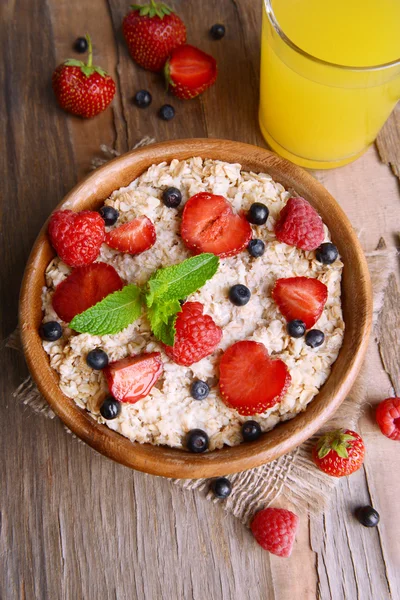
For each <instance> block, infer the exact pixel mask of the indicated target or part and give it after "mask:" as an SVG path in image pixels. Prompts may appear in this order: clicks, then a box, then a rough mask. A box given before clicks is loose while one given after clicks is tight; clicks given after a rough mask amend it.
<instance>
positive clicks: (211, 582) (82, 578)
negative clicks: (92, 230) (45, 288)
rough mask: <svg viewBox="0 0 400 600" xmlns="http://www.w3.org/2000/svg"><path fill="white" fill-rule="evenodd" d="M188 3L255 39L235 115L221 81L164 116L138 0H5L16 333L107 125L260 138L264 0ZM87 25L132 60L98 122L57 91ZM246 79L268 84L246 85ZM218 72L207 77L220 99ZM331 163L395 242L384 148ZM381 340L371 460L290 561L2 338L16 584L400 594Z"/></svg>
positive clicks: (290, 596)
mask: <svg viewBox="0 0 400 600" xmlns="http://www.w3.org/2000/svg"><path fill="white" fill-rule="evenodd" d="M172 3H173V4H174V6H175V7H177V8H178V10H179V12H184V14H185V18H186V19H187V25H188V30H189V34H190V39H191V40H193V41H194V36H195V35H196V36H198V37H196V43H198V44H199V45H201V46H202V47H204V48H205V49H210V50H212V51H213V52H215V53H216V52H218V53H221V54H223V53H224V51H225V48H226V47H227V46H229V45H230V44H235V48H239V49H240V50H241V51H242V50H243V51H244V52H245V53H246V54H245V57H246V60H245V61H242V62H241V67H240V69H236V77H235V79H234V81H233V77H232V74H231V72H230V71H232V70H234V66H235V55H234V54H233V53H231V51H230V50H229V49H228V52H230V56H231V63H232V61H233V66H232V64H228V67H226V66H224V69H223V70H222V69H220V75H219V81H218V83H217V87H218V90H221V89H223V90H224V92H223V93H224V94H225V95H227V96H228V97H229V87H230V86H232V81H233V84H234V86H235V88H237V89H235V94H236V95H235V102H236V105H235V106H234V109H235V114H236V115H237V118H236V119H235V120H234V122H232V120H229V121H227V120H225V119H227V116H226V113H227V112H228V111H227V110H226V109H225V107H224V106H221V105H220V104H219V105H218V106H219V109H218V110H216V109H214V104H212V103H211V102H210V101H209V100H206V98H207V97H210V96H204V98H203V99H197V100H193V101H192V102H190V103H187V104H184V103H179V102H177V103H176V107H177V108H179V111H178V115H177V119H176V120H175V121H174V122H171V123H169V124H164V123H161V122H159V121H158V119H157V117H156V113H155V111H156V108H157V106H158V105H159V104H161V103H163V102H165V101H166V99H167V98H168V100H171V98H170V97H168V96H167V95H166V94H165V92H164V90H163V87H162V84H159V83H158V82H156V78H154V80H153V79H152V77H153V76H150V78H149V79H148V80H147V79H146V78H147V77H148V74H147V73H146V72H145V71H142V70H140V69H137V68H136V67H135V66H134V65H133V64H132V63H131V62H129V60H128V56H127V54H126V49H125V47H124V44H123V42H122V40H121V37H120V18H121V17H122V15H123V13H124V12H125V10H126V9H127V5H126V4H124V3H123V2H122V1H119V0H118V2H117V1H116V0H109V2H108V3H107V2H106V1H105V0H93V1H92V2H91V3H90V9H89V5H88V3H82V2H80V3H78V2H77V0H69V2H66V1H65V0H60V1H58V2H56V0H48V1H47V2H46V3H43V2H39V0H31V1H30V2H28V0H20V1H19V2H16V1H13V2H11V1H9V2H3V3H2V4H1V11H2V15H1V16H2V18H1V19H0V28H1V31H0V43H1V45H2V46H1V48H2V58H3V60H2V64H1V66H0V82H1V89H2V94H1V95H0V111H1V114H2V115H7V118H6V119H1V120H0V135H1V138H0V139H1V140H3V141H6V143H7V146H6V151H4V152H2V153H0V169H1V182H2V192H3V193H2V196H1V199H0V202H1V207H0V251H1V257H2V260H1V261H0V286H1V308H0V323H1V335H0V339H1V340H3V339H4V338H5V337H6V336H7V335H8V334H9V333H10V332H11V331H12V330H13V329H14V327H15V325H16V323H17V299H18V293H19V286H20V281H21V278H22V273H23V269H24V265H25V262H26V260H27V258H28V255H29V252H30V249H31V246H32V244H33V241H34V239H35V238H36V236H37V234H38V232H39V229H40V227H41V225H42V223H43V222H44V220H45V219H46V217H47V216H48V215H49V213H50V212H51V210H52V209H53V208H54V206H55V205H56V204H57V203H58V202H59V201H60V199H61V198H62V197H63V196H64V195H65V193H66V192H67V191H68V190H69V189H71V187H72V186H73V185H74V184H75V183H76V182H77V181H78V179H79V178H81V177H82V175H83V174H84V173H85V172H86V171H87V169H88V167H89V164H90V160H91V158H92V157H93V156H96V155H97V154H98V150H99V148H98V147H99V142H104V143H107V144H111V145H115V147H116V148H117V149H118V150H120V151H126V150H128V149H129V148H130V146H131V145H133V143H135V142H136V141H138V139H140V137H142V135H143V134H145V135H147V134H148V135H153V136H154V137H156V138H157V139H158V140H163V139H173V138H175V137H176V138H177V137H180V138H181V137H187V136H189V135H196V136H197V135H198V136H204V135H207V134H208V135H210V132H211V134H213V133H212V132H217V134H218V135H220V136H222V137H231V138H236V139H239V140H241V141H246V142H250V143H255V142H256V143H258V142H257V139H259V134H258V130H257V129H256V127H255V115H254V118H253V121H251V117H252V112H251V110H249V108H248V105H249V104H250V106H252V107H255V106H256V104H257V96H258V91H257V85H258V73H257V70H258V60H259V27H260V20H259V15H260V11H261V6H260V5H261V3H260V2H259V1H258V0H232V1H227V2H225V0H223V1H221V2H219V3H218V4H217V3H215V2H210V1H209V0H206V1H205V2H204V3H203V4H202V5H201V11H200V13H199V11H198V10H197V7H198V3H195V2H194V1H193V0H179V1H175V2H172ZM128 4H129V3H128ZM228 10H229V15H230V17H229V18H230V21H229V31H228V33H227V36H226V38H225V39H224V40H223V41H222V42H211V41H207V42H205V39H206V32H207V30H208V28H209V26H210V25H211V24H212V23H214V22H216V21H223V22H224V21H225V14H226V11H228ZM32 15H34V18H33V16H32ZM189 19H190V20H189ZM87 29H89V30H90V33H91V34H92V37H93V39H94V41H95V52H96V53H99V54H96V55H97V56H99V57H100V53H101V62H102V64H104V66H107V67H108V69H109V70H111V72H114V71H113V70H112V69H114V67H115V65H117V67H116V68H117V72H118V77H119V78H120V80H119V86H120V88H121V90H122V93H120V94H119V96H118V98H117V99H116V101H115V102H114V104H113V108H112V109H110V110H109V111H107V112H106V113H104V114H103V115H101V116H99V117H98V118H96V119H94V120H93V121H90V122H82V121H80V120H77V119H72V118H70V117H68V116H67V115H64V114H63V113H62V112H61V111H59V110H58V109H57V108H56V107H55V105H54V102H53V98H52V95H51V90H50V87H49V80H50V75H51V71H52V69H53V67H54V66H55V64H56V62H57V60H61V59H63V58H65V57H66V56H68V55H69V54H70V47H71V45H72V43H73V40H74V39H75V37H76V36H78V35H82V34H83V33H85V31H86V30H87ZM113 30H114V32H115V33H114V34H113ZM114 35H115V37H114ZM107 36H111V37H107ZM109 41H110V43H109ZM207 44H210V45H209V46H207ZM218 44H222V46H219V45H218ZM206 46H207V47H206ZM236 51H237V50H235V52H236ZM218 56H219V54H218ZM241 60H242V58H241ZM114 61H117V62H114ZM99 62H100V60H99ZM28 67H29V69H28ZM243 69H244V70H245V71H246V72H245V73H244V72H243ZM227 71H228V72H227ZM248 71H250V73H248ZM33 72H34V73H35V77H33V76H32V73H33ZM242 78H243V80H244V81H246V82H248V81H249V80H251V81H252V85H251V86H250V87H249V88H245V87H244V86H241V81H242ZM147 81H149V83H146V82H147ZM145 85H147V86H148V87H151V91H152V92H153V97H154V101H153V102H154V107H152V108H151V109H150V112H147V113H145V114H143V112H139V111H138V110H136V109H135V108H134V106H133V105H132V104H131V103H130V98H131V95H132V94H133V93H134V92H135V91H136V90H137V89H139V88H141V87H144V86H145ZM217 87H216V88H215V89H212V90H210V91H209V92H208V94H211V93H212V94H213V96H212V98H213V99H215V98H216V97H217V96H218V94H217V93H216V92H217ZM239 90H243V93H239ZM214 91H215V95H214ZM122 97H123V98H124V103H125V104H123V101H122ZM172 101H173V103H175V100H174V99H172ZM122 106H125V109H126V110H125V112H123V111H122ZM153 108H154V112H153ZM192 114H193V115H194V117H195V120H196V122H195V123H194V122H192V121H190V119H191V118H192V116H191V115H192ZM246 115H248V116H247V117H246ZM246 118H247V121H246ZM242 120H243V122H246V126H244V125H243V124H242ZM205 124H207V127H208V130H206V125H205ZM169 125H172V126H173V127H169ZM195 127H196V133H195V132H194V128H195ZM213 135H214V134H213ZM128 136H129V140H128ZM260 145H263V144H262V142H261V140H260ZM39 157H40V163H39ZM316 175H317V177H318V179H319V180H320V181H321V182H322V183H323V184H324V185H325V186H326V187H327V188H328V190H329V191H330V192H331V193H332V194H333V196H334V197H335V198H336V199H337V200H338V201H339V203H340V204H341V205H342V207H343V208H344V209H345V211H346V213H347V214H348V216H349V218H350V220H351V222H352V223H353V225H354V227H355V228H356V230H357V231H358V232H359V234H360V239H361V241H362V244H363V246H364V248H366V249H367V250H373V249H374V248H375V247H376V245H377V244H378V241H379V239H380V237H381V236H384V237H385V239H386V241H387V243H388V245H389V244H390V245H393V243H394V242H393V233H395V232H396V231H397V229H398V226H397V224H398V223H399V222H400V203H399V200H400V198H399V190H398V181H397V180H396V178H395V177H394V176H392V175H391V172H390V170H389V169H388V168H387V167H386V166H385V165H383V164H382V163H381V162H380V161H379V158H378V156H377V153H376V151H375V150H374V149H373V148H371V149H370V150H369V151H368V152H367V154H366V155H365V156H363V157H362V158H361V159H359V160H358V161H357V162H356V163H354V164H353V165H348V166H346V167H344V168H342V169H337V170H335V171H331V172H325V173H318V174H316ZM396 339H397V347H400V340H399V339H398V338H396ZM371 348H372V355H371V360H370V364H369V369H368V381H367V388H368V398H367V403H366V410H365V414H364V417H363V418H362V420H361V422H360V431H361V433H362V435H363V437H364V438H365V441H366V444H367V456H366V462H365V468H364V469H363V470H362V471H360V472H359V473H358V474H357V475H354V477H352V478H351V479H350V480H348V481H347V480H346V481H343V482H342V484H341V485H340V488H339V489H338V493H337V497H336V498H334V499H333V502H332V506H331V509H330V510H328V511H327V512H326V513H325V514H324V516H323V517H322V516H321V518H313V519H312V520H311V521H310V522H308V520H307V519H306V518H302V519H301V527H300V532H299V535H298V536H297V541H296V546H295V551H294V554H293V555H292V557H291V558H290V559H288V560H285V561H283V560H281V559H279V558H277V557H273V556H269V555H268V554H266V553H265V552H264V551H263V550H261V548H259V547H257V546H256V544H255V543H254V541H253V539H252V537H251V535H250V534H249V532H248V531H247V530H245V529H244V528H243V526H242V525H240V524H238V523H237V522H236V521H235V519H234V518H232V517H229V516H228V515H226V514H225V513H224V512H223V511H222V510H221V509H220V507H219V506H218V505H216V506H214V505H212V504H210V503H208V502H207V501H206V500H205V499H204V498H203V497H202V496H200V495H197V494H193V493H192V492H185V493H184V492H183V491H182V490H180V489H177V488H176V487H175V486H174V485H172V484H171V483H170V482H168V481H166V480H163V479H159V478H155V477H151V476H147V475H144V474H142V473H135V472H133V471H131V470H129V469H127V468H125V467H122V466H121V465H117V464H115V463H113V462H111V461H109V460H107V459H105V458H103V457H101V456H100V455H98V454H97V453H96V452H94V451H93V450H91V449H90V448H89V447H88V446H87V445H84V444H82V443H79V442H78V441H77V440H74V439H73V438H72V436H70V435H68V434H67V433H66V432H65V430H64V428H63V427H62V426H61V424H60V423H59V422H58V421H57V420H54V421H49V420H45V419H43V418H41V417H39V416H36V415H34V414H32V413H31V412H30V411H29V410H28V409H27V408H26V407H24V406H22V405H19V404H18V405H16V404H15V402H14V400H13V398H12V392H13V390H14V389H15V388H16V387H17V386H18V385H19V384H20V383H21V382H22V381H23V379H24V378H25V377H26V375H27V369H26V366H25V365H24V361H23V360H22V358H21V357H20V356H19V354H18V353H16V352H14V351H12V350H10V349H8V348H5V346H4V344H2V343H0V364H1V367H2V369H1V376H0V408H1V419H0V445H1V455H2V461H1V463H0V598H1V599H2V600H21V599H25V600H47V599H50V600H103V599H104V600H108V599H110V600H111V599H113V600H115V599H118V600H136V599H138V600H143V599H144V600H164V599H165V600H171V599H173V600H192V599H194V600H202V599H203V598H207V597H208V598H212V599H213V600H231V599H235V600H247V599H249V600H250V599H251V600H298V599H299V600H315V598H316V597H317V594H318V598H320V599H322V600H343V599H345V600H348V599H350V598H351V599H352V600H353V599H355V600H369V598H371V597H372V598H373V600H391V599H393V600H399V597H400V596H399V590H400V564H399V557H400V547H399V540H400V524H399V520H398V497H399V494H400V482H399V478H398V477H395V476H394V475H393V474H395V473H398V472H400V455H399V452H398V448H397V446H396V443H395V442H391V441H390V440H386V439H385V438H382V436H381V434H380V433H379V430H378V428H377V426H376V424H375V422H374V419H373V411H372V409H371V408H370V405H372V406H373V405H375V404H376V403H377V402H378V401H379V400H380V399H382V398H384V397H387V396H390V395H391V394H392V393H393V389H392V386H391V383H390V380H389V378H388V376H387V374H386V373H385V371H384V369H383V367H382V365H381V362H380V357H379V353H378V349H377V346H376V345H375V344H374V343H373V344H372V345H371ZM354 478H356V479H354ZM353 482H354V484H353ZM349 495H350V496H349ZM349 498H350V500H349ZM368 498H370V499H371V501H372V503H373V504H374V505H375V506H376V507H377V509H378V510H379V511H380V513H381V524H380V526H379V530H378V534H379V535H377V532H376V530H372V531H370V530H364V529H361V530H360V528H359V527H358V526H357V524H356V523H355V522H354V521H352V520H351V517H350V512H351V506H353V505H354V504H355V503H357V502H359V501H364V500H367V499H368ZM350 504H351V506H350ZM289 508H290V507H289ZM370 534H371V535H370ZM311 544H312V545H311ZM386 580H387V582H388V583H386Z"/></svg>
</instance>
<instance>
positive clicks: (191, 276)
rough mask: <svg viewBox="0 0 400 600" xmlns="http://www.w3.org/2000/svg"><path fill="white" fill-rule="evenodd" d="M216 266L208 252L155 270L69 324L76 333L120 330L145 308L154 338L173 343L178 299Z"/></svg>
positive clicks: (203, 282)
mask: <svg viewBox="0 0 400 600" xmlns="http://www.w3.org/2000/svg"><path fill="white" fill-rule="evenodd" d="M218 266H219V259H218V257H217V256H215V255H214V254H208V253H207V254H199V255H198V256H193V257H191V258H188V259H187V260H184V261H183V262H181V263H179V264H178V265H172V266H171V267H165V268H163V269H158V270H157V271H156V272H155V273H154V274H153V275H152V276H151V277H150V279H149V281H148V282H147V283H146V284H145V285H144V286H143V287H142V288H140V287H138V286H136V285H134V284H129V285H126V286H125V287H124V288H123V289H122V290H120V291H118V292H114V293H113V294H110V295H109V296H107V297H106V298H104V299H103V300H101V302H98V303H97V304H95V305H94V306H92V307H91V308H88V309H87V310H85V311H84V312H83V313H81V314H79V315H76V316H75V317H74V318H73V319H72V321H71V323H70V327H71V329H74V330H75V331H78V332H79V333H90V334H92V335H107V334H114V333H119V332H120V331H122V330H123V329H125V327H127V326H128V325H130V324H131V323H133V322H134V321H136V319H138V318H139V317H140V316H141V314H142V310H143V308H145V309H146V314H147V318H148V319H149V322H150V327H151V329H152V331H153V333H154V335H155V336H156V338H157V339H159V340H161V341H162V342H164V344H166V345H167V346H172V345H173V343H174V339H175V332H176V330H175V324H176V319H177V317H178V313H179V312H180V310H181V305H180V302H179V300H184V299H185V298H186V297H187V296H189V295H190V294H193V293H194V292H196V291H197V290H198V289H200V288H201V287H203V285H204V284H205V283H206V281H208V280H209V279H211V278H212V277H213V276H214V275H215V273H216V272H217V270H218Z"/></svg>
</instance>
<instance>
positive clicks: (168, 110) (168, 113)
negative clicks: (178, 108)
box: [158, 104, 175, 121]
mask: <svg viewBox="0 0 400 600" xmlns="http://www.w3.org/2000/svg"><path fill="white" fill-rule="evenodd" d="M158 114H159V117H160V119H162V120H163V121H170V120H171V119H173V118H174V116H175V109H174V107H173V106H171V105H170V104H163V106H162V107H161V108H160V110H159V112H158Z"/></svg>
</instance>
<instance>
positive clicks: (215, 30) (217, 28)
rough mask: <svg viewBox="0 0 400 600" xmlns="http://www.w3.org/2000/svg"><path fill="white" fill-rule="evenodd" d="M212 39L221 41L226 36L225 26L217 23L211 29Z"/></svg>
mask: <svg viewBox="0 0 400 600" xmlns="http://www.w3.org/2000/svg"><path fill="white" fill-rule="evenodd" d="M210 34H211V37H213V38H214V40H221V39H222V38H223V37H224V35H225V25H221V23H215V25H213V26H212V27H211V29H210Z"/></svg>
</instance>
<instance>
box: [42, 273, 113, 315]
mask: <svg viewBox="0 0 400 600" xmlns="http://www.w3.org/2000/svg"><path fill="white" fill-rule="evenodd" d="M123 286H124V282H123V281H122V279H121V277H120V276H119V275H118V273H117V271H116V270H115V269H114V267H112V266H111V265H106V264H105V263H102V262H98V263H92V264H91V265H86V266H85V267H77V268H76V269H74V270H73V271H72V273H71V274H70V275H68V277H67V278H66V279H64V281H62V282H61V283H60V284H59V285H58V286H57V287H56V291H55V292H54V295H53V299H52V304H53V308H54V310H55V311H56V313H57V315H58V316H59V317H60V319H62V320H63V321H66V323H69V322H70V321H72V319H73V318H74V317H75V315H79V314H80V313H81V312H83V311H84V310H87V309H88V308H90V307H91V306H94V304H97V302H100V300H103V298H105V297H106V296H108V294H112V292H116V291H117V290H120V289H121V288H122V287H123Z"/></svg>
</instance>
